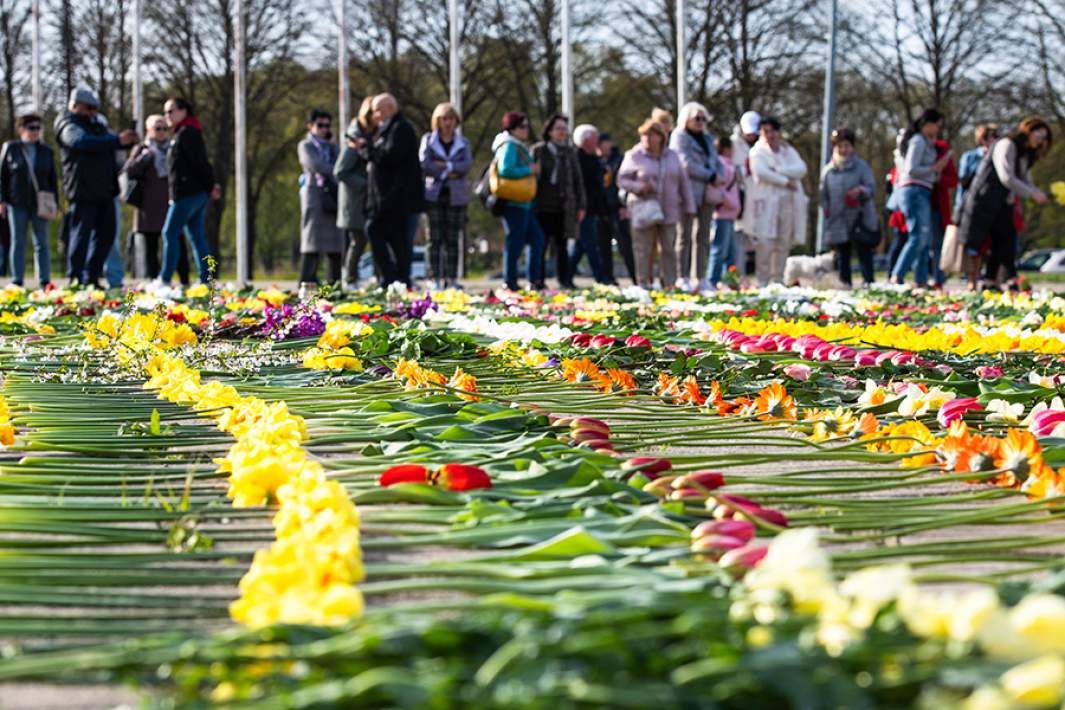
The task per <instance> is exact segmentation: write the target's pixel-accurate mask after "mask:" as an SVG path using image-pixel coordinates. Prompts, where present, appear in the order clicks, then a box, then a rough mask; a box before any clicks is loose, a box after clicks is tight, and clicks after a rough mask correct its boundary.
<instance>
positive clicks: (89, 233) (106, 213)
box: [67, 199, 115, 283]
mask: <svg viewBox="0 0 1065 710" xmlns="http://www.w3.org/2000/svg"><path fill="white" fill-rule="evenodd" d="M68 220H69V223H70V244H69V245H68V247H67V276H69V277H70V278H71V279H77V280H78V281H80V282H81V283H96V281H97V280H98V279H99V278H100V274H101V273H102V272H103V268H104V261H105V260H106V259H107V255H108V253H110V251H111V243H112V242H113V241H114V240H115V203H114V200H112V199H106V200H99V201H96V202H89V201H86V200H71V202H70V213H69V215H68Z"/></svg>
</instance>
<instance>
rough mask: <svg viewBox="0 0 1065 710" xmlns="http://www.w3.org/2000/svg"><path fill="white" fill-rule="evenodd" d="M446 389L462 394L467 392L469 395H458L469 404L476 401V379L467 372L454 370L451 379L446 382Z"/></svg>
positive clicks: (460, 369)
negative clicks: (458, 391) (450, 388)
mask: <svg viewBox="0 0 1065 710" xmlns="http://www.w3.org/2000/svg"><path fill="white" fill-rule="evenodd" d="M447 384H448V387H452V388H454V389H457V390H462V391H463V392H469V393H470V394H460V395H459V397H460V398H461V399H465V400H468V401H470V402H476V401H478V397H477V396H476V395H477V378H476V377H474V376H473V375H471V374H470V373H468V372H463V371H462V368H461V367H456V368H455V374H453V375H452V376H451V379H450V380H448V381H447Z"/></svg>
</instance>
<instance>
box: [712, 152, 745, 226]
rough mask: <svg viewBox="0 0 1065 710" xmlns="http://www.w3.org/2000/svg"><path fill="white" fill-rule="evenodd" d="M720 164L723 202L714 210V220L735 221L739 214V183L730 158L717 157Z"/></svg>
mask: <svg viewBox="0 0 1065 710" xmlns="http://www.w3.org/2000/svg"><path fill="white" fill-rule="evenodd" d="M717 159H718V160H719V161H720V162H721V168H722V172H721V176H720V180H721V183H720V184H721V194H722V196H723V197H724V198H725V201H724V202H722V203H721V204H720V205H718V206H717V209H716V210H714V219H736V217H738V216H739V214H740V183H739V178H738V176H737V175H736V166H734V165H733V164H732V158H729V157H726V156H724V155H719V156H718V158H717Z"/></svg>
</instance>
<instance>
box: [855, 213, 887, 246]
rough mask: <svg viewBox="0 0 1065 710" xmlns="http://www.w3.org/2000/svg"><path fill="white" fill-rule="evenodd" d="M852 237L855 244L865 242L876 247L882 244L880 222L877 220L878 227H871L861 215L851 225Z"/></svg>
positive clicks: (864, 243)
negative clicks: (867, 225) (866, 224)
mask: <svg viewBox="0 0 1065 710" xmlns="http://www.w3.org/2000/svg"><path fill="white" fill-rule="evenodd" d="M850 239H851V241H852V242H854V243H855V244H863V245H865V246H867V247H870V248H872V249H875V248H876V247H878V246H879V245H880V223H879V222H877V224H876V229H869V228H868V227H866V226H865V222H864V221H863V220H862V218H861V216H860V215H859V217H858V219H856V220H854V226H853V227H851V232H850Z"/></svg>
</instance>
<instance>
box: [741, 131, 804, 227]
mask: <svg viewBox="0 0 1065 710" xmlns="http://www.w3.org/2000/svg"><path fill="white" fill-rule="evenodd" d="M747 160H748V164H749V166H750V171H751V179H750V180H748V181H747V201H746V204H745V206H744V210H745V211H746V212H748V213H749V214H748V219H749V222H748V224H749V225H750V231H749V234H750V235H751V236H753V237H754V238H755V239H758V240H777V239H781V240H788V243H789V244H803V243H805V241H806V210H807V207H808V205H809V200H808V199H807V197H806V194H805V193H804V192H803V190H802V183H801V182H799V181H801V180H802V178H803V177H804V176H805V175H806V163H804V162H803V160H802V158H801V157H800V156H799V152H798V151H797V150H795V149H794V148H793V147H791V145H789V144H788V143H785V142H783V141H781V143H780V147H779V149H778V150H777V151H775V152H774V151H773V150H772V149H771V148H770V147H769V144H767V143H766V142H765V141H764V140H762V139H759V140H758V142H757V143H755V144H754V147H753V148H751V152H750V154H749V155H748V158H747ZM789 180H795V181H796V182H799V187H798V189H797V190H791V189H789V188H788V182H789ZM782 210H789V211H790V212H791V215H790V217H791V218H790V219H788V218H787V217H788V216H787V215H785V218H784V219H781V211H782ZM781 224H784V225H790V227H791V228H790V230H789V231H790V232H791V233H790V234H780V233H779V232H780V228H779V227H780V225H781Z"/></svg>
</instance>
